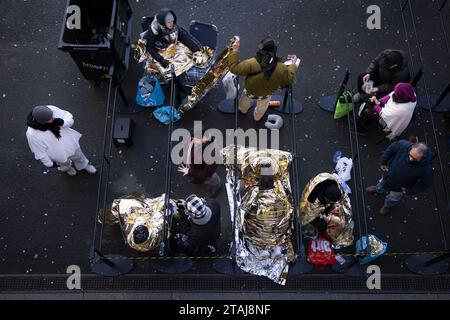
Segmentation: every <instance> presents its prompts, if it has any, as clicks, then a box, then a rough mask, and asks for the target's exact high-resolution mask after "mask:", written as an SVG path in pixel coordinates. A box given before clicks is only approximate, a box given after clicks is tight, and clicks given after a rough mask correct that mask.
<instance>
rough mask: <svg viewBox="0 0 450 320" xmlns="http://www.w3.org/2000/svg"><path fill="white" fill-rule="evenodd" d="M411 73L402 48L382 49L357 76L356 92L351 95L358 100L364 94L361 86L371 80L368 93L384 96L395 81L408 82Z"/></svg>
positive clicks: (392, 87) (390, 90)
mask: <svg viewBox="0 0 450 320" xmlns="http://www.w3.org/2000/svg"><path fill="white" fill-rule="evenodd" d="M410 78H411V74H410V72H409V67H408V59H407V57H406V54H405V52H404V51H402V50H397V49H386V50H384V51H382V52H381V53H380V54H379V55H378V56H377V57H376V58H375V59H374V60H372V62H371V63H370V65H369V67H368V68H367V70H366V72H365V73H363V74H361V75H360V76H359V77H358V93H357V94H355V96H354V97H353V100H354V102H356V103H357V102H360V101H361V99H362V98H363V97H364V96H365V95H366V92H364V91H363V89H362V86H363V84H364V83H366V82H368V81H369V80H372V81H373V82H374V83H373V88H372V89H371V92H369V95H372V96H378V97H381V96H384V95H387V94H389V93H391V92H392V91H394V87H395V85H396V84H397V83H400V82H409V80H410Z"/></svg>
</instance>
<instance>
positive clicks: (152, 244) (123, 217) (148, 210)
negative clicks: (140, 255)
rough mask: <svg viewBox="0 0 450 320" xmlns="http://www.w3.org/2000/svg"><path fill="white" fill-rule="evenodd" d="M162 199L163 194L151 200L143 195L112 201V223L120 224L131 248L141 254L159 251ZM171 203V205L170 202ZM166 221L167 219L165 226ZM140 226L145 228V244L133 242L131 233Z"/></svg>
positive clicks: (161, 238)
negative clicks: (146, 234)
mask: <svg viewBox="0 0 450 320" xmlns="http://www.w3.org/2000/svg"><path fill="white" fill-rule="evenodd" d="M164 198H165V194H162V195H161V196H159V197H157V198H151V199H150V198H145V197H144V196H143V195H139V196H138V195H128V196H125V197H122V198H119V199H115V200H114V201H113V203H112V206H111V213H112V218H113V222H118V223H120V226H121V228H122V232H123V234H124V237H125V239H126V241H127V243H128V245H129V246H130V247H131V248H133V249H135V250H137V251H141V252H147V251H151V250H157V249H159V245H160V244H161V242H162V240H163V227H164ZM171 203H172V205H173V202H172V201H171ZM114 219H115V221H114ZM119 219H120V220H119ZM167 221H168V219H166V226H167ZM140 225H144V226H146V227H147V229H148V231H149V237H148V239H147V240H146V241H145V242H143V243H140V244H136V243H135V242H134V241H133V231H134V230H135V229H136V228H137V227H138V226H140Z"/></svg>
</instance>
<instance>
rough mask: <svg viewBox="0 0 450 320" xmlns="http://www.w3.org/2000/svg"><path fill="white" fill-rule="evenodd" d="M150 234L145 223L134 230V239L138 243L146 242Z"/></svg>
mask: <svg viewBox="0 0 450 320" xmlns="http://www.w3.org/2000/svg"><path fill="white" fill-rule="evenodd" d="M148 236H149V233H148V229H147V227H146V226H144V225H140V226H137V227H136V228H135V229H134V231H133V241H134V243H136V244H141V243H144V242H145V241H147V239H148Z"/></svg>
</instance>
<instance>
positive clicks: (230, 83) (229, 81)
mask: <svg viewBox="0 0 450 320" xmlns="http://www.w3.org/2000/svg"><path fill="white" fill-rule="evenodd" d="M235 79H236V75H235V74H233V73H231V72H228V73H227V74H226V75H225V76H224V77H223V79H222V84H223V88H224V90H225V94H226V95H227V96H226V99H227V100H231V99H234V98H236V94H237V90H236V86H235V85H234V80H235Z"/></svg>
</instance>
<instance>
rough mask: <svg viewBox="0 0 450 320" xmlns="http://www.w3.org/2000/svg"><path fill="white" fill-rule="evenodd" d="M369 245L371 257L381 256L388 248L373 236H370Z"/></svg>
mask: <svg viewBox="0 0 450 320" xmlns="http://www.w3.org/2000/svg"><path fill="white" fill-rule="evenodd" d="M369 243H370V255H371V256H377V255H380V254H381V253H382V252H383V251H384V250H385V248H386V244H385V243H384V242H383V241H381V240H380V239H378V238H377V237H375V236H374V235H372V234H370V235H369Z"/></svg>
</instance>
